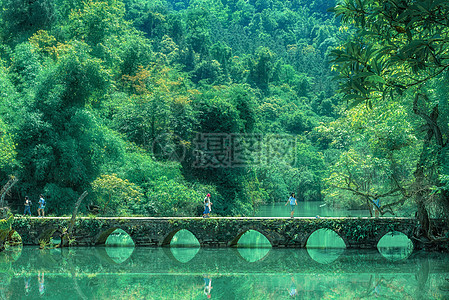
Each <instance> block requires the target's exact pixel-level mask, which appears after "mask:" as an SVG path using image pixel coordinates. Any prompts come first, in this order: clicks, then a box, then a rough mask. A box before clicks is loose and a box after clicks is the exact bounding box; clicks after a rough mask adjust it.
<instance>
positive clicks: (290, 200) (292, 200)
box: [285, 193, 298, 218]
mask: <svg viewBox="0 0 449 300" xmlns="http://www.w3.org/2000/svg"><path fill="white" fill-rule="evenodd" d="M289 203H290V209H291V211H290V218H293V214H294V213H295V207H296V205H298V202H296V199H295V193H291V195H290V198H288V200H287V203H285V206H287V204H289Z"/></svg>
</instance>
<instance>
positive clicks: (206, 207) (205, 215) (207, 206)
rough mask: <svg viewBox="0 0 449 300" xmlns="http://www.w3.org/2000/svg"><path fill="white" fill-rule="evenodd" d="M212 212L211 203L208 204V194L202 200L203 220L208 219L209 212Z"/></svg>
mask: <svg viewBox="0 0 449 300" xmlns="http://www.w3.org/2000/svg"><path fill="white" fill-rule="evenodd" d="M211 210H212V202H210V194H207V195H206V198H204V212H203V218H210V215H209V214H210V211H211Z"/></svg>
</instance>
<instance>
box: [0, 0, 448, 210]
mask: <svg viewBox="0 0 449 300" xmlns="http://www.w3.org/2000/svg"><path fill="white" fill-rule="evenodd" d="M359 2H360V1H355V2H354V3H352V1H349V0H348V1H344V2H342V3H341V5H338V6H337V7H336V9H335V11H334V12H331V11H329V10H328V9H329V8H332V7H335V6H336V5H337V4H338V3H336V2H335V1H333V0H313V1H309V0H307V1H306V0H291V1H281V0H257V1H253V0H248V1H243V0H192V1H187V0H184V1H177V0H171V1H169V0H167V1H164V0H159V1H139V0H123V1H121V0H107V1H79V0H55V1H50V0H35V1H24V0H1V5H2V10H1V12H0V23H1V26H0V28H1V31H0V39H1V47H0V57H1V61H0V64H1V65H0V85H1V89H0V91H1V95H0V132H1V133H0V138H1V145H0V184H2V185H3V184H5V183H6V182H7V181H8V179H9V177H10V176H15V177H16V178H17V179H18V180H19V181H18V183H17V184H16V185H15V187H14V189H12V191H11V193H10V194H9V195H7V197H6V200H7V201H8V204H9V205H10V207H11V208H12V209H13V210H16V211H17V212H19V213H20V212H21V211H22V209H23V198H24V197H25V195H28V196H30V197H31V198H32V199H35V200H34V201H35V202H36V200H37V198H38V195H39V194H44V195H45V197H46V200H47V203H48V213H50V214H54V215H61V214H68V213H70V212H71V210H72V208H73V206H74V203H75V201H76V199H77V198H78V197H79V196H80V195H81V194H82V193H83V191H86V190H87V191H88V192H89V196H88V200H86V201H87V202H89V203H91V204H93V205H98V206H99V207H100V213H101V214H104V215H131V214H133V215H152V216H184V215H185V216H191V215H199V210H200V209H201V207H202V199H203V198H204V195H205V194H206V193H211V194H212V197H213V203H214V206H213V207H214V213H217V214H219V215H251V214H253V213H254V212H255V210H256V209H257V207H258V206H259V205H260V204H262V203H270V202H277V201H285V200H286V197H288V195H289V193H290V192H296V194H297V196H298V198H299V199H300V200H302V201H314V200H324V201H326V202H327V203H328V204H329V205H333V206H335V207H351V208H354V207H362V206H366V205H367V203H369V202H367V201H370V199H373V198H376V197H381V198H382V201H383V203H384V204H391V206H387V207H390V208H392V209H394V211H395V212H397V211H398V207H399V208H400V209H399V210H402V211H405V212H406V213H407V214H410V213H412V212H413V211H414V210H415V207H416V206H415V201H414V200H415V199H417V198H418V200H417V201H416V203H418V206H419V205H421V210H422V209H424V210H426V212H427V211H428V212H429V213H430V214H431V215H433V216H436V215H437V216H441V215H442V214H444V211H449V210H447V208H448V206H449V202H448V201H447V199H448V197H447V193H448V192H447V189H448V182H449V180H448V178H449V169H448V165H447V159H446V157H447V153H446V152H447V147H445V146H446V145H447V141H446V140H447V133H448V130H449V129H448V119H447V118H448V117H449V113H448V103H449V102H448V96H447V81H446V80H447V78H446V74H447V62H446V60H447V57H446V56H447V36H446V35H447V31H448V30H447V26H446V27H444V26H440V23H441V22H448V21H447V17H445V15H444V12H445V11H446V12H447V4H445V3H444V1H440V2H441V3H439V2H438V1H433V2H438V3H439V4H436V6H435V7H429V8H425V9H427V10H426V11H428V12H429V16H432V17H433V18H435V21H434V22H433V23H432V22H429V23H426V22H428V21H426V22H424V23H423V21H422V20H424V18H425V16H424V15H423V13H422V12H419V11H418V12H417V13H416V15H411V16H402V15H401V14H403V12H401V11H399V8H397V10H398V11H394V10H392V9H390V10H388V11H391V13H392V14H396V15H391V16H381V15H380V14H377V15H376V14H375V9H374V8H376V6H378V5H380V4H378V3H377V2H375V1H362V2H363V5H366V8H367V9H366V10H364V7H362V8H361V9H362V10H361V11H359V9H360V7H358V6H357V3H359ZM387 2H388V3H393V4H394V3H396V2H398V3H399V1H395V0H390V1H387ZM405 2H407V3H408V2H409V1H405ZM423 2H426V3H427V2H429V1H423ZM430 2H431V1H430ZM430 2H429V3H430ZM433 2H432V3H433ZM401 3H402V2H401ZM393 4H391V5H393ZM404 5H405V4H404ZM407 5H411V6H413V5H412V4H407ZM438 5H439V6H438ZM368 8H370V9H368ZM371 8H373V9H374V13H373V12H372V11H373V10H371ZM377 8H378V9H386V8H385V7H382V8H379V7H377ZM402 9H403V8H402ZM416 9H417V10H420V9H421V8H416ZM435 11H437V12H439V13H438V14H437V16H435ZM364 13H365V14H366V15H364ZM447 15H448V14H446V16H447ZM398 16H401V18H402V19H401V18H399V21H396V20H397V19H398ZM407 18H409V19H407ZM420 18H421V19H420ZM429 18H430V17H429ZM401 22H402V23H401ZM426 24H429V25H426ZM448 24H449V23H448ZM426 26H428V27H426ZM409 27H410V28H409ZM391 28H396V31H394V32H392V31H391ZM437 32H440V35H439V36H437ZM445 34H446V35H445ZM395 49H399V50H395ZM420 51H421V52H420ZM417 57H422V58H419V59H418V58H417ZM435 66H437V67H435ZM430 73H431V74H430ZM404 74H406V75H404ZM412 74H413V75H412ZM415 74H416V76H415ZM336 76H340V81H336V80H335V77H336ZM338 83H340V87H339V86H338ZM435 107H437V111H436V112H435ZM417 116H418V117H417ZM437 127H438V130H439V131H437ZM419 172H421V173H419ZM444 199H446V200H444ZM445 201H446V202H445ZM83 212H84V213H87V211H85V210H84V211H83Z"/></svg>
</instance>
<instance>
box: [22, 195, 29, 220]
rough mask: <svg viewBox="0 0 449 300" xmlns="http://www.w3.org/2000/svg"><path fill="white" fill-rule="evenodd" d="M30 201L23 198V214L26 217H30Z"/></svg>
mask: <svg viewBox="0 0 449 300" xmlns="http://www.w3.org/2000/svg"><path fill="white" fill-rule="evenodd" d="M30 208H31V200H30V199H29V198H28V196H25V211H24V212H23V214H24V215H25V216H26V214H29V215H30V216H31V209H30Z"/></svg>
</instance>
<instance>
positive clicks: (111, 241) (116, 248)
mask: <svg viewBox="0 0 449 300" xmlns="http://www.w3.org/2000/svg"><path fill="white" fill-rule="evenodd" d="M105 246H106V253H107V254H108V256H109V257H110V258H111V259H112V260H113V261H114V262H115V263H117V264H121V263H123V262H124V261H126V260H127V259H128V258H129V257H130V256H131V254H132V253H133V251H134V241H133V239H132V238H131V237H130V236H129V234H128V233H126V231H124V230H122V229H120V228H118V229H116V230H114V231H113V232H112V233H111V234H110V235H109V236H108V238H107V240H106V242H105Z"/></svg>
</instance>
